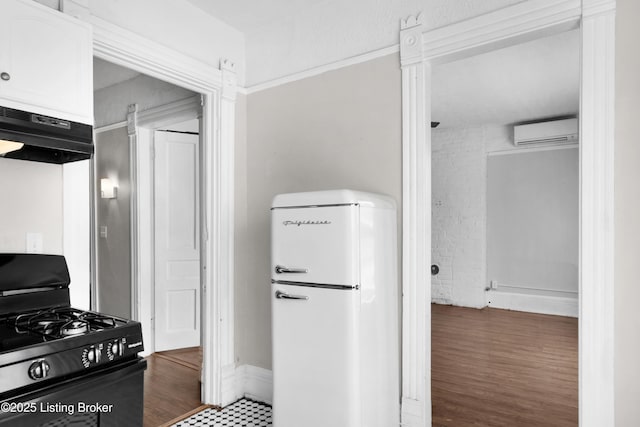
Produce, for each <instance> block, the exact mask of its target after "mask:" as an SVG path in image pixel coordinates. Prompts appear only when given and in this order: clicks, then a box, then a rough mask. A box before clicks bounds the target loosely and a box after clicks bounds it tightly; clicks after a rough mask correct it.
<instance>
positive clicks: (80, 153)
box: [0, 107, 93, 164]
mask: <svg viewBox="0 0 640 427" xmlns="http://www.w3.org/2000/svg"><path fill="white" fill-rule="evenodd" d="M92 154H93V129H92V127H91V126H90V125H87V124H84V123H76V122H72V121H69V120H64V119H58V118H55V117H49V116H44V115H41V114H34V113H30V112H27V111H21V110H14V109H12V108H6V107H0V157H4V158H6V159H19V160H30V161H34V162H44V163H56V164H62V163H69V162H75V161H77V160H85V159H88V158H90V157H91V155H92Z"/></svg>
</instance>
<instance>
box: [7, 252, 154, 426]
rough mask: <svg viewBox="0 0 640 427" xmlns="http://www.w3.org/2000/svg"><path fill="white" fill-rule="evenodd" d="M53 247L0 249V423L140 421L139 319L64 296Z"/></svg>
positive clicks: (61, 268)
mask: <svg viewBox="0 0 640 427" xmlns="http://www.w3.org/2000/svg"><path fill="white" fill-rule="evenodd" d="M69 283H70V278H69V273H68V270H67V265H66V262H65V260H64V257H62V256H57V255H35V254H0V424H3V423H5V424H6V425H11V426H16V425H24V426H42V427H49V426H66V425H69V426H71V425H83V426H84V425H86V426H91V425H95V426H109V425H113V426H119V425H123V426H125V425H126V426H135V425H142V392H143V373H144V369H145V368H146V362H145V361H144V359H142V358H140V357H139V356H138V352H140V351H142V350H143V344H142V330H141V327H140V323H138V322H135V321H131V320H127V319H122V318H119V317H115V316H109V315H106V314H102V313H98V312H94V311H87V310H79V309H76V308H73V307H70V304H69Z"/></svg>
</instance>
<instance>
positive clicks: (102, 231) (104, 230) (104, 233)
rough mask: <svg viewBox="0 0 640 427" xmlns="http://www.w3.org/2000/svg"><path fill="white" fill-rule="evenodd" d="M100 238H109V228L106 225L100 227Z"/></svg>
mask: <svg viewBox="0 0 640 427" xmlns="http://www.w3.org/2000/svg"><path fill="white" fill-rule="evenodd" d="M100 237H102V238H103V239H106V238H107V226H106V225H101V226H100Z"/></svg>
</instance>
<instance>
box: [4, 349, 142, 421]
mask: <svg viewBox="0 0 640 427" xmlns="http://www.w3.org/2000/svg"><path fill="white" fill-rule="evenodd" d="M146 367H147V362H146V361H145V360H144V359H142V358H137V359H135V360H130V361H127V362H123V363H121V364H118V365H115V366H110V367H108V368H105V369H102V370H99V371H94V372H92V373H90V374H87V375H83V376H81V377H77V378H73V379H68V380H63V381H60V382H57V383H55V384H52V385H49V386H47V387H44V388H42V389H39V390H35V391H30V392H28V393H25V394H21V395H18V396H14V397H11V398H9V399H7V400H4V401H2V402H1V403H0V425H2V426H5V425H6V426H12V427H13V426H24V427H35V426H37V427H62V426H83V427H85V426H86V427H93V426H96V427H97V426H99V427H110V426H122V427H124V426H127V427H128V426H142V416H143V402H144V400H143V399H144V398H143V388H144V370H145V369H146Z"/></svg>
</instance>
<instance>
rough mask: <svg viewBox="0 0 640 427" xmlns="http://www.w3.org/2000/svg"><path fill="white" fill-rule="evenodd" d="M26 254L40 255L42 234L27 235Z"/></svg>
mask: <svg viewBox="0 0 640 427" xmlns="http://www.w3.org/2000/svg"><path fill="white" fill-rule="evenodd" d="M26 252H27V253H28V254H41V253H42V233H27V250H26Z"/></svg>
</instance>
